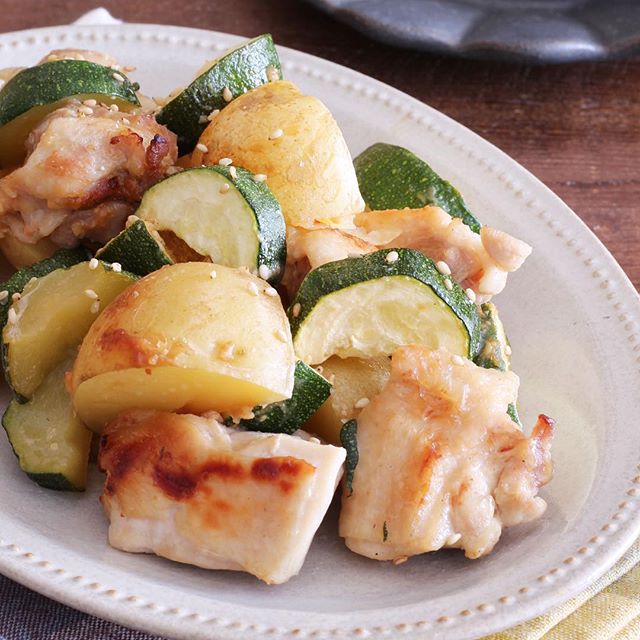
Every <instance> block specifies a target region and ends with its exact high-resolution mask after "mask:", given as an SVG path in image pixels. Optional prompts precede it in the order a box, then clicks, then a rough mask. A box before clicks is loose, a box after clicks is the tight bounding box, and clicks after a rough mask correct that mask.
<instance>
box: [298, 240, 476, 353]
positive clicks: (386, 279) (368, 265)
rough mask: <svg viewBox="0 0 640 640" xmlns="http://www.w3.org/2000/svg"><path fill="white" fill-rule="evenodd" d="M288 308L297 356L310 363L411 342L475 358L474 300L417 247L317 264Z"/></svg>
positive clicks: (387, 349) (390, 350) (390, 349)
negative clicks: (443, 348)
mask: <svg viewBox="0 0 640 640" xmlns="http://www.w3.org/2000/svg"><path fill="white" fill-rule="evenodd" d="M447 283H448V284H447ZM448 287H449V288H448ZM288 313H289V321H290V323H291V333H292V335H293V346H294V349H295V351H296V355H297V356H298V357H299V358H300V359H301V360H304V362H306V363H307V364H319V363H321V362H324V361H325V360H327V359H328V358H329V357H330V356H333V355H337V356H339V357H341V358H349V357H356V358H372V357H376V356H382V355H391V354H392V353H393V352H394V351H395V349H396V348H397V347H399V346H402V345H407V344H423V345H426V346H429V347H431V348H433V349H437V348H439V347H445V348H446V349H448V350H449V351H450V352H451V353H454V354H458V355H461V356H464V357H468V358H474V357H475V355H476V354H477V351H478V346H479V338H480V320H479V318H478V312H477V308H476V305H475V304H474V303H473V302H471V300H469V298H467V296H466V295H465V293H464V291H463V290H462V289H461V287H460V286H459V285H458V284H457V283H455V282H453V281H452V280H451V279H450V278H447V277H446V276H443V275H442V274H441V273H439V272H438V270H437V269H436V266H435V264H434V263H433V261H432V260H430V259H429V258H427V257H425V256H424V255H422V253H420V252H419V251H415V250H413V249H390V250H389V249H384V250H382V251H376V252H375V253H370V254H368V255H365V256H359V257H357V258H347V259H346V260H338V261H337V262H329V263H327V264H325V265H322V266H321V267H318V268H317V269H314V270H313V271H311V272H310V273H309V274H307V276H306V278H305V279H304V280H303V281H302V284H301V285H300V289H299V290H298V293H297V295H296V297H295V299H294V301H293V303H292V305H291V307H290V308H289V312H288Z"/></svg>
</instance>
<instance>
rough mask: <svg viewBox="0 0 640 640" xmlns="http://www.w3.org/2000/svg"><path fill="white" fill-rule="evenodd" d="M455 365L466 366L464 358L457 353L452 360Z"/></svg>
mask: <svg viewBox="0 0 640 640" xmlns="http://www.w3.org/2000/svg"><path fill="white" fill-rule="evenodd" d="M451 360H452V361H453V364H464V358H463V357H462V356H459V355H458V354H457V353H456V354H455V355H454V356H453V357H452V358H451Z"/></svg>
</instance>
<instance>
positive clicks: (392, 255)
mask: <svg viewBox="0 0 640 640" xmlns="http://www.w3.org/2000/svg"><path fill="white" fill-rule="evenodd" d="M399 258H400V254H399V253H398V252H397V251H389V253H387V255H386V256H385V257H384V259H385V260H386V261H387V262H388V263H389V264H393V263H394V262H398V259H399Z"/></svg>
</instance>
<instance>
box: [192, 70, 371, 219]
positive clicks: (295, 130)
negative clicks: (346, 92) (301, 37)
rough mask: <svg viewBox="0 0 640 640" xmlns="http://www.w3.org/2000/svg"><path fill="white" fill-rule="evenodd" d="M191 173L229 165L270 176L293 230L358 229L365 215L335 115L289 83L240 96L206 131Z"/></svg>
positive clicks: (281, 82) (272, 189) (262, 88)
mask: <svg viewBox="0 0 640 640" xmlns="http://www.w3.org/2000/svg"><path fill="white" fill-rule="evenodd" d="M200 143H201V144H203V145H205V147H206V148H207V149H208V151H206V152H204V153H203V152H202V151H201V150H199V149H197V148H196V149H195V150H194V152H193V155H192V166H200V165H202V164H207V165H212V164H217V163H218V161H219V160H220V159H221V158H231V159H232V160H233V162H234V164H235V165H237V166H239V167H244V168H246V169H250V170H251V171H253V172H254V173H261V174H266V175H267V184H268V185H269V188H270V189H271V191H272V192H273V194H274V195H275V196H276V198H277V199H278V201H279V202H280V206H281V207H282V212H283V213H284V217H285V220H286V222H287V224H290V225H295V226H298V227H305V228H307V229H310V228H314V227H317V226H330V227H336V228H345V229H349V228H353V227H354V224H353V218H354V215H355V214H356V213H358V212H360V211H362V210H363V209H364V201H363V200H362V196H361V195H360V191H359V189H358V181H357V179H356V174H355V170H354V168H353V162H352V160H351V155H350V154H349V149H348V148H347V144H346V142H345V141H344V138H343V136H342V132H341V131H340V129H339V127H338V125H337V123H336V121H335V120H334V119H333V116H332V115H331V113H330V112H329V110H328V109H327V108H326V107H325V106H324V104H322V102H320V100H318V99H317V98H314V97H312V96H305V95H303V94H302V93H301V92H300V90H299V89H298V88H297V87H296V86H295V85H294V84H292V83H291V82H286V81H283V80H280V81H277V82H270V83H269V84H265V85H262V86H260V87H257V88H256V89H253V90H252V91H249V92H248V93H245V94H244V95H241V96H240V97H238V98H236V99H235V100H233V101H232V102H231V103H229V105H228V106H226V107H225V108H224V109H223V110H222V111H221V112H220V113H219V114H218V115H217V116H216V117H215V118H214V119H213V121H212V122H211V124H210V125H209V126H208V127H207V128H206V129H205V130H204V132H203V133H202V136H201V137H200Z"/></svg>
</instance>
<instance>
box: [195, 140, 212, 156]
mask: <svg viewBox="0 0 640 640" xmlns="http://www.w3.org/2000/svg"><path fill="white" fill-rule="evenodd" d="M196 149H197V150H198V151H202V153H207V152H208V151H209V147H207V145H206V144H202V142H198V144H197V145H196Z"/></svg>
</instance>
